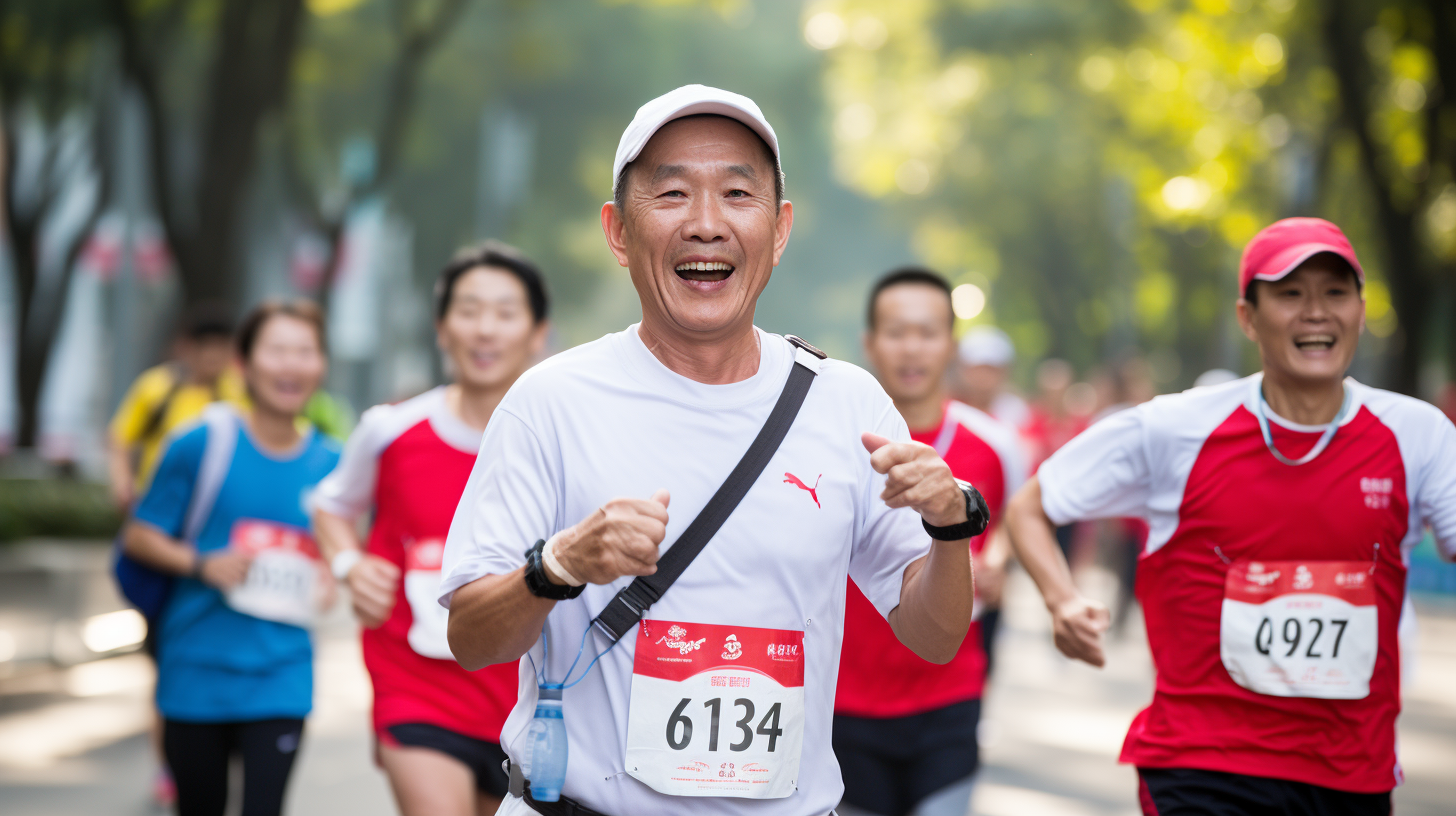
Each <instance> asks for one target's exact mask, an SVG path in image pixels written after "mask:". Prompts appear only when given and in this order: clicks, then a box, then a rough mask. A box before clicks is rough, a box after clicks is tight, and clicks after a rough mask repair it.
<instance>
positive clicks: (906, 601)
mask: <svg viewBox="0 0 1456 816" xmlns="http://www.w3.org/2000/svg"><path fill="white" fill-rule="evenodd" d="M969 544H970V542H969V541H966V540H961V541H937V542H935V543H934V544H933V545H931V548H930V554H929V555H927V556H925V557H924V558H920V559H917V560H915V561H913V562H911V563H910V565H909V566H908V567H906V568H905V578H904V582H903V583H902V584H901V589H900V605H899V606H897V607H895V608H894V609H892V610H891V611H890V619H889V620H890V628H891V629H892V630H894V632H895V637H897V638H899V640H900V642H901V643H903V644H905V645H906V646H907V647H909V649H910V650H911V651H912V652H914V653H915V654H917V655H919V656H921V657H923V658H925V659H926V660H929V661H930V662H932V663H948V662H950V660H951V658H953V657H955V655H956V652H957V651H959V649H960V647H961V641H963V640H965V637H966V632H967V631H969V630H970V628H971V609H972V606H973V605H974V598H975V577H974V574H973V572H972V569H971V553H970V546H969Z"/></svg>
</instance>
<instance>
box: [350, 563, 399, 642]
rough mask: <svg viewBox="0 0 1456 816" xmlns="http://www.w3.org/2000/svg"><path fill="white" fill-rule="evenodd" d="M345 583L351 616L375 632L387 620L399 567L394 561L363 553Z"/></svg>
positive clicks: (396, 585) (397, 579) (392, 609)
mask: <svg viewBox="0 0 1456 816" xmlns="http://www.w3.org/2000/svg"><path fill="white" fill-rule="evenodd" d="M344 583H345V584H347V585H348V587H349V598H350V599H351V601H352V604H353V606H354V617H356V618H358V619H359V622H360V623H362V624H364V627H365V628H366V629H377V628H379V626H381V625H382V624H383V623H384V622H385V621H387V620H389V613H390V612H392V611H394V597H395V590H396V588H397V587H398V586H399V567H397V566H395V565H394V563H393V562H391V561H388V560H386V559H383V558H380V557H379V556H377V555H372V554H369V553H365V555H364V557H363V558H361V559H359V563H357V564H355V565H354V566H353V567H352V568H350V570H349V574H348V575H345V576H344Z"/></svg>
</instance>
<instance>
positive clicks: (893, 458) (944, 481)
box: [860, 433, 967, 527]
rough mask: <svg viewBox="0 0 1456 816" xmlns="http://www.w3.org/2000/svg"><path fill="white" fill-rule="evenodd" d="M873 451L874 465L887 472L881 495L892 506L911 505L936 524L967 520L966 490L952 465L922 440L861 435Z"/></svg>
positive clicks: (871, 465)
mask: <svg viewBox="0 0 1456 816" xmlns="http://www.w3.org/2000/svg"><path fill="white" fill-rule="evenodd" d="M860 441H861V442H863V443H864V446H865V450H867V451H869V452H870V467H873V468H874V469H875V472H876V473H883V474H885V476H886V479H885V489H884V491H883V492H882V493H880V498H881V499H883V500H884V502H885V504H886V505H889V506H890V507H910V508H913V509H914V510H915V512H917V513H919V514H920V517H921V518H923V519H925V523H926V524H929V525H930V526H932V527H949V526H951V525H953V524H960V523H961V522H964V521H966V520H967V519H966V494H964V493H962V492H961V488H960V485H959V484H957V483H956V480H955V477H954V476H952V475H951V472H950V465H947V464H946V463H945V460H944V459H941V458H940V455H939V454H937V453H936V452H935V448H932V447H930V446H929V445H926V444H924V443H922V442H891V441H890V440H889V439H886V438H885V437H883V436H880V435H879V434H872V433H866V434H863V435H862V436H861V437H860Z"/></svg>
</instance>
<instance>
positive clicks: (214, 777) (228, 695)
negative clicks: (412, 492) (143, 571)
mask: <svg viewBox="0 0 1456 816" xmlns="http://www.w3.org/2000/svg"><path fill="white" fill-rule="evenodd" d="M238 355H239V357H240V359H241V361H242V375H243V379H244V381H245V382H246V385H247V390H248V395H249V397H250V400H249V402H250V405H251V407H249V408H248V409H244V410H239V409H237V408H235V407H233V406H230V405H226V404H218V405H214V406H212V407H209V408H208V409H207V410H206V411H205V412H204V415H203V421H202V422H200V423H198V425H197V426H196V427H194V428H192V429H191V430H186V431H183V432H181V433H180V435H179V436H177V437H176V438H175V439H174V440H173V441H172V442H171V444H170V445H169V446H168V448H167V450H166V452H165V453H164V454H163V456H162V460H161V463H160V464H159V465H158V467H157V471H156V474H155V476H154V477H153V479H152V483H151V486H150V487H149V488H148V490H147V493H146V495H145V496H143V498H142V500H141V502H140V504H139V505H138V506H137V509H136V513H135V517H134V518H133V520H132V521H130V522H128V523H127V526H126V529H125V531H124V535H125V541H126V551H127V554H128V555H130V556H131V557H133V558H135V559H137V560H139V561H142V562H143V563H146V564H148V565H149V566H152V567H153V568H155V569H158V570H161V571H164V572H167V573H170V574H173V575H176V576H178V580H177V581H176V584H175V586H174V588H173V590H172V595H171V597H170V599H169V600H168V602H167V605H166V607H165V608H164V609H163V611H162V613H161V618H160V625H159V628H158V635H157V642H158V667H157V707H158V708H159V709H161V712H162V715H163V717H165V725H164V730H163V747H164V750H165V752H166V757H167V763H168V765H169V766H170V767H171V770H172V775H173V777H174V778H175V779H176V782H177V812H178V813H179V814H180V816H221V814H222V813H223V811H224V808H225V806H226V804H227V800H228V775H229V771H228V766H229V763H230V761H231V759H232V758H233V757H240V758H241V760H242V767H243V777H242V779H243V785H242V787H243V790H242V811H241V812H242V814H243V816H276V814H278V813H279V812H280V811H281V810H282V807H283V795H284V790H285V787H286V785H287V782H288V776H289V773H290V771H291V770H292V767H293V761H294V758H295V756H297V750H298V745H299V739H300V737H301V735H302V732H303V718H304V717H305V716H307V715H308V712H309V710H310V709H311V708H312V706H313V646H312V644H311V642H310V638H309V632H308V629H307V628H306V627H307V626H308V624H309V622H310V621H311V619H312V617H313V615H314V614H315V612H316V611H317V607H319V606H321V605H324V604H325V600H324V599H327V598H328V597H329V596H330V595H331V589H332V587H331V582H330V581H329V579H328V575H327V572H325V571H324V570H323V569H321V568H320V566H319V564H318V559H317V552H316V550H315V549H314V546H313V540H312V539H311V538H310V537H309V535H308V532H307V525H308V519H307V517H306V516H305V514H304V509H303V508H304V501H305V498H306V494H307V493H308V492H310V491H312V489H313V488H314V486H315V485H316V484H317V483H318V481H319V480H320V479H322V478H323V477H324V476H325V475H326V474H327V473H328V472H329V471H330V470H331V469H333V467H334V465H335V464H336V463H337V462H338V458H339V455H338V448H337V447H336V446H335V445H334V443H333V442H332V441H330V440H328V439H326V438H325V437H323V436H322V435H320V434H319V433H317V432H316V431H314V430H312V429H311V428H308V426H307V425H304V426H303V427H304V428H308V430H306V431H304V432H300V430H299V427H300V426H299V424H298V421H297V420H298V416H299V412H300V411H302V410H303V406H304V404H305V403H306V402H307V401H308V398H309V396H310V395H311V394H312V393H313V391H314V389H316V388H317V387H318V385H319V383H320V382H322V380H323V378H324V372H325V370H326V368H327V359H326V357H325V353H324V339H323V322H322V316H321V315H320V313H319V310H318V308H317V307H316V306H314V305H313V304H312V303H308V302H305V301H299V302H293V303H269V304H265V305H263V306H261V307H259V308H257V309H255V310H254V311H253V312H252V313H251V314H249V315H248V316H247V317H246V318H245V319H244V320H243V323H242V325H241V328H240V330H239V332H238Z"/></svg>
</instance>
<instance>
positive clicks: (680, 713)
mask: <svg viewBox="0 0 1456 816" xmlns="http://www.w3.org/2000/svg"><path fill="white" fill-rule="evenodd" d="M692 702H693V698H691V697H684V698H682V702H680V703H678V704H677V708H674V709H673V710H672V716H670V717H668V718H667V745H668V747H669V748H672V749H673V750H674V751H683V750H686V749H687V747H688V745H689V744H691V743H692V741H693V721H692V718H690V717H688V715H687V713H686V712H687V709H688V706H689V705H691V704H692ZM781 705H782V703H774V704H773V705H771V706H769V709H768V712H767V713H765V714H764V715H763V718H762V719H760V720H759V721H758V728H757V729H755V728H754V727H753V716H754V714H755V713H756V712H755V710H754V705H753V701H752V700H750V699H748V698H747V697H739V698H738V699H736V700H734V701H733V707H734V708H740V709H742V710H743V717H742V718H740V719H738V720H737V721H735V722H734V723H733V724H734V726H736V727H737V728H738V730H739V733H741V734H742V735H743V738H742V739H740V740H738V741H737V742H734V743H732V744H730V745H729V746H728V750H730V751H747V750H748V749H749V747H750V746H752V745H753V737H754V734H759V735H761V736H765V737H768V751H769V752H770V753H772V752H773V750H774V749H775V748H776V747H777V746H778V741H779V737H781V736H783V733H784V730H783V729H782V728H780V727H779V710H780V706H781ZM703 708H706V709H708V712H709V716H708V750H709V751H716V750H718V724H719V721H720V719H721V715H722V713H723V698H722V697H713V698H711V699H709V700H704V701H703Z"/></svg>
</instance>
